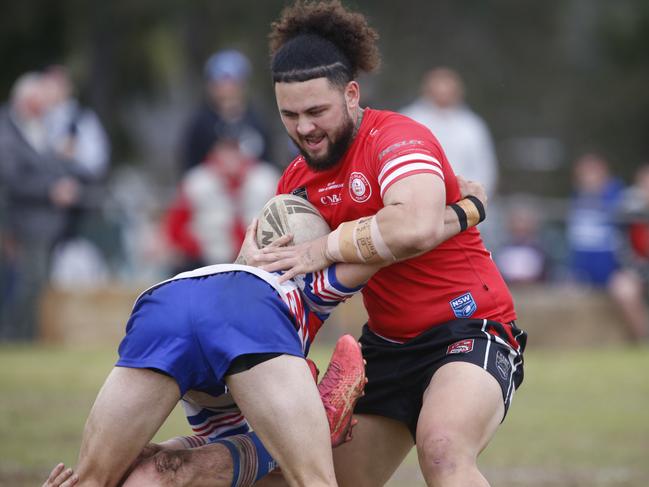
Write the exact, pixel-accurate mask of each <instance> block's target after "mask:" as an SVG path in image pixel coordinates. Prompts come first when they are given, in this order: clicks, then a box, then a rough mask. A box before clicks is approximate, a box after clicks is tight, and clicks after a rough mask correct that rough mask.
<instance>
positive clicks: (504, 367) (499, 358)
mask: <svg viewBox="0 0 649 487" xmlns="http://www.w3.org/2000/svg"><path fill="white" fill-rule="evenodd" d="M511 367H512V365H511V364H510V363H509V360H507V357H505V355H503V353H502V352H501V351H500V350H498V352H496V368H497V369H498V373H499V374H500V377H502V378H503V380H507V378H508V377H509V371H510V370H511Z"/></svg>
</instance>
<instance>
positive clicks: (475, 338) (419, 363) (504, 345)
mask: <svg viewBox="0 0 649 487" xmlns="http://www.w3.org/2000/svg"><path fill="white" fill-rule="evenodd" d="M526 341H527V333H525V332H524V331H523V330H521V329H519V328H518V327H517V326H516V324H515V323H513V322H512V323H509V324H502V323H498V322H495V321H489V320H481V319H458V320H453V321H450V322H448V323H444V324H442V325H438V326H434V327H432V328H431V329H429V330H427V331H425V332H424V333H422V334H421V335H419V336H417V337H415V338H413V339H411V340H409V341H407V342H405V343H397V342H393V341H390V340H386V339H385V338H382V337H380V336H378V335H376V334H375V333H373V332H371V331H370V330H369V328H368V327H367V325H365V326H364V327H363V334H362V336H361V339H360V342H361V344H362V345H363V349H362V350H363V357H364V358H365V360H366V361H367V367H366V374H367V378H368V383H367V385H366V386H365V395H364V396H363V397H361V398H360V400H359V401H358V403H357V405H356V408H355V410H354V412H355V413H357V414H376V415H379V416H385V417H388V418H392V419H396V420H397V421H401V422H403V423H405V424H406V425H407V426H408V428H409V429H410V432H411V433H412V437H413V439H414V438H415V437H416V431H417V420H418V419H419V411H420V410H421V406H422V401H423V396H424V392H425V390H426V388H427V387H428V384H429V383H430V380H431V378H432V377H433V374H435V372H436V371H437V370H438V369H439V368H440V367H441V366H443V365H445V364H447V363H449V362H469V363H472V364H475V365H477V366H479V367H482V368H483V369H484V370H486V371H487V372H488V373H489V374H491V375H492V376H493V377H494V378H495V379H496V380H497V381H498V383H499V384H500V388H501V390H502V395H503V402H504V404H505V414H506V413H507V409H508V408H509V405H510V403H511V400H512V396H513V394H514V391H515V390H516V389H517V388H518V387H519V386H520V384H521V382H523V350H524V349H525V344H526Z"/></svg>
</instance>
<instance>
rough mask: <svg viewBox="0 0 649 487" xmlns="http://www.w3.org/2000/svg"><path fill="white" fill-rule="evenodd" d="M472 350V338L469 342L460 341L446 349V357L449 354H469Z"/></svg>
mask: <svg viewBox="0 0 649 487" xmlns="http://www.w3.org/2000/svg"><path fill="white" fill-rule="evenodd" d="M472 350H473V338H471V339H469V340H460V341H459V342H455V343H454V344H453V345H449V346H448V348H447V349H446V355H449V354H451V353H469V352H470V351H472Z"/></svg>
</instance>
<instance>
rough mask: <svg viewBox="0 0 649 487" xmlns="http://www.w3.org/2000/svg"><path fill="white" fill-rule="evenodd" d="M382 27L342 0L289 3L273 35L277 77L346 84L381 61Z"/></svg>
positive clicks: (282, 79)
mask: <svg viewBox="0 0 649 487" xmlns="http://www.w3.org/2000/svg"><path fill="white" fill-rule="evenodd" d="M378 38H379V36H378V34H377V32H376V31H375V30H374V29H373V28H371V27H370V26H369V25H368V23H367V19H366V18H365V16H364V15H363V14H361V13H358V12H351V11H349V10H347V9H345V7H343V5H342V4H341V3H340V1H339V0H328V1H315V2H314V1H303V0H297V1H296V2H295V3H294V4H293V5H291V6H289V7H286V8H285V9H284V10H283V11H282V14H281V16H280V18H279V20H277V21H275V22H273V23H272V24H271V32H270V34H269V41H270V54H271V71H272V74H273V81H275V82H278V81H286V82H291V81H306V80H308V79H313V78H317V77H322V76H324V77H327V78H329V79H330V80H331V81H333V82H335V83H346V82H348V81H350V80H352V79H354V78H356V76H357V75H358V73H359V71H365V72H371V71H374V70H375V69H377V68H378V66H379V65H380V63H381V57H380V54H379V50H378V46H377V40H378Z"/></svg>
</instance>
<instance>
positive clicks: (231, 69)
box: [181, 49, 271, 172]
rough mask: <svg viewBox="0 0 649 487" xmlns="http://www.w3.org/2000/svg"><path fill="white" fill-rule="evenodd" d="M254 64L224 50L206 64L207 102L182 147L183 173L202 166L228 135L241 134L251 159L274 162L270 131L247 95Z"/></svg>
mask: <svg viewBox="0 0 649 487" xmlns="http://www.w3.org/2000/svg"><path fill="white" fill-rule="evenodd" d="M250 73H251V65H250V61H248V59H247V58H246V57H245V56H244V55H243V54H242V53H240V52H238V51H235V50H232V49H230V50H223V51H219V52H217V53H216V54H214V55H212V56H211V57H210V58H209V59H208V60H207V62H206V63H205V91H206V99H205V101H204V103H203V104H202V105H201V107H200V108H199V109H198V110H197V111H196V113H195V114H194V115H193V117H192V118H191V120H190V122H189V125H188V127H187V129H186V133H185V134H184V139H183V142H182V147H181V158H182V160H181V169H182V172H185V171H186V170H188V169H190V168H192V167H194V166H196V165H198V164H200V163H201V162H202V161H204V160H205V158H206V157H207V154H208V152H209V151H210V150H211V148H212V146H213V145H214V142H215V141H217V140H218V139H219V138H220V137H221V135H222V134H223V133H224V132H227V131H231V130H233V129H234V130H236V131H237V132H238V133H239V143H240V146H241V150H242V151H243V152H244V153H245V154H246V155H247V156H248V157H250V158H252V159H258V160H263V161H270V160H271V157H270V154H271V153H270V141H269V135H268V129H267V127H266V124H265V122H264V121H263V120H262V118H261V117H260V115H259V114H258V113H257V112H256V110H255V109H254V108H253V107H252V106H251V104H250V102H249V100H248V94H247V93H246V88H247V81H248V78H249V76H250Z"/></svg>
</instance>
